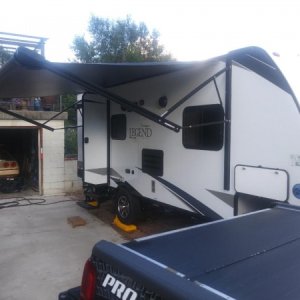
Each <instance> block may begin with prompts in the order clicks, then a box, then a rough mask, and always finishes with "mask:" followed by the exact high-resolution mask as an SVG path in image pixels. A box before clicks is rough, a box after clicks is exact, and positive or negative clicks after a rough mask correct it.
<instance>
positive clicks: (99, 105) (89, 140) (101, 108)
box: [83, 95, 107, 184]
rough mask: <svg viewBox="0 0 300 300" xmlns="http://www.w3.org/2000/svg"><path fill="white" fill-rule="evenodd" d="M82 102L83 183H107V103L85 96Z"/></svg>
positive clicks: (98, 98)
mask: <svg viewBox="0 0 300 300" xmlns="http://www.w3.org/2000/svg"><path fill="white" fill-rule="evenodd" d="M84 98H85V100H84V101H83V105H84V107H83V122H84V125H83V126H84V131H83V135H84V136H83V147H84V182H87V183H91V184H104V183H107V117H106V114H107V102H106V100H105V99H103V98H101V97H99V96H98V97H96V96H94V95H85V97H84Z"/></svg>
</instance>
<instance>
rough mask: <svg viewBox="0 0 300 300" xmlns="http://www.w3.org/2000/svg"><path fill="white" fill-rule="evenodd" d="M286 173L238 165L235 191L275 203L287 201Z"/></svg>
mask: <svg viewBox="0 0 300 300" xmlns="http://www.w3.org/2000/svg"><path fill="white" fill-rule="evenodd" d="M288 182H289V181H288V173H287V172H286V171H284V170H278V169H269V168H262V167H251V166H243V165H238V166H236V167H235V190H236V191H237V192H239V193H244V194H249V195H254V196H258V197H264V198H268V199H273V200H277V201H286V200H287V199H288Z"/></svg>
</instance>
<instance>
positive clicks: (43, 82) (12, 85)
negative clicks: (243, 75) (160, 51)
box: [0, 47, 295, 98]
mask: <svg viewBox="0 0 300 300" xmlns="http://www.w3.org/2000/svg"><path fill="white" fill-rule="evenodd" d="M19 50H20V51H17V53H18V52H20V53H21V56H22V51H23V50H24V49H23V50H22V49H20V48H19ZM25 50H26V51H25V52H27V53H28V52H30V50H28V49H25ZM31 52H32V51H31ZM27 53H26V54H27ZM32 53H34V52H32ZM32 56H33V57H34V56H36V54H32ZM227 59H230V60H233V61H236V62H237V63H239V64H241V65H243V66H245V67H246V68H248V69H249V70H251V71H253V72H255V73H257V74H259V75H260V76H262V77H264V78H265V79H267V80H269V81H271V82H272V83H274V84H275V85H277V86H278V87H280V88H281V89H283V90H285V91H286V92H288V93H290V94H291V95H292V96H293V97H294V98H295V96H294V94H293V91H292V90H291V88H290V86H289V84H288V82H287V81H286V79H285V77H284V76H283V75H282V73H281V71H280V70H279V68H278V67H277V65H276V64H275V63H274V61H273V60H272V58H271V57H270V56H269V55H268V54H267V52H265V51H264V50H263V49H260V48H257V47H248V48H243V49H238V50H235V51H232V52H230V53H228V54H227V55H223V56H219V57H217V58H214V59H210V60H207V61H204V62H166V63H121V64H120V63H119V64H83V63H52V62H47V61H45V63H44V62H43V58H38V59H37V60H40V64H39V62H38V64H37V65H30V64H31V63H32V62H29V63H27V62H26V59H24V60H23V59H21V60H20V59H19V58H18V54H17V55H15V57H14V58H13V59H11V60H10V61H9V62H8V63H7V64H6V65H5V66H4V67H3V68H2V69H0V98H13V97H31V96H49V95H60V94H66V93H78V94H79V93H83V92H89V91H87V90H86V88H84V87H82V85H80V83H78V82H77V83H74V82H76V81H72V76H71V77H70V76H68V79H65V78H64V77H61V76H60V75H57V74H55V73H53V72H52V71H50V70H49V69H47V68H45V66H50V67H51V69H52V70H55V69H59V70H63V71H65V72H66V73H68V74H71V75H72V74H73V75H74V76H77V77H78V78H81V79H84V81H85V82H88V83H91V84H93V85H95V86H98V87H101V88H104V89H106V88H110V87H114V86H117V85H121V84H125V83H128V82H133V81H137V80H143V79H147V78H150V77H155V76H159V75H163V74H167V73H171V72H176V71H180V70H183V69H187V68H194V67H197V68H198V69H199V72H201V70H202V69H203V70H204V69H205V68H207V67H208V66H209V65H210V64H215V63H216V62H217V61H223V62H224V61H226V60H227Z"/></svg>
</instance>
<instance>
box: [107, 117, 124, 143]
mask: <svg viewBox="0 0 300 300" xmlns="http://www.w3.org/2000/svg"><path fill="white" fill-rule="evenodd" d="M110 126H111V138H112V139H113V140H125V139H126V130H127V129H126V115H125V114H119V115H112V116H111V120H110Z"/></svg>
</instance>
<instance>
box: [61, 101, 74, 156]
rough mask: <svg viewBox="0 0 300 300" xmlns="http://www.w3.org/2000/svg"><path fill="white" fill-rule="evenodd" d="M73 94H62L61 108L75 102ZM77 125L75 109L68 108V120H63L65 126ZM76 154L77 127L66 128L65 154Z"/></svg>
mask: <svg viewBox="0 0 300 300" xmlns="http://www.w3.org/2000/svg"><path fill="white" fill-rule="evenodd" d="M76 101H77V100H76V96H75V95H64V96H62V103H63V108H64V109H66V108H68V107H70V106H71V105H72V104H74V103H75V102H76ZM76 125H77V113H76V109H75V107H74V108H70V109H69V110H68V120H66V121H65V127H69V126H76ZM74 155H77V129H76V128H67V129H65V156H74Z"/></svg>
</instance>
